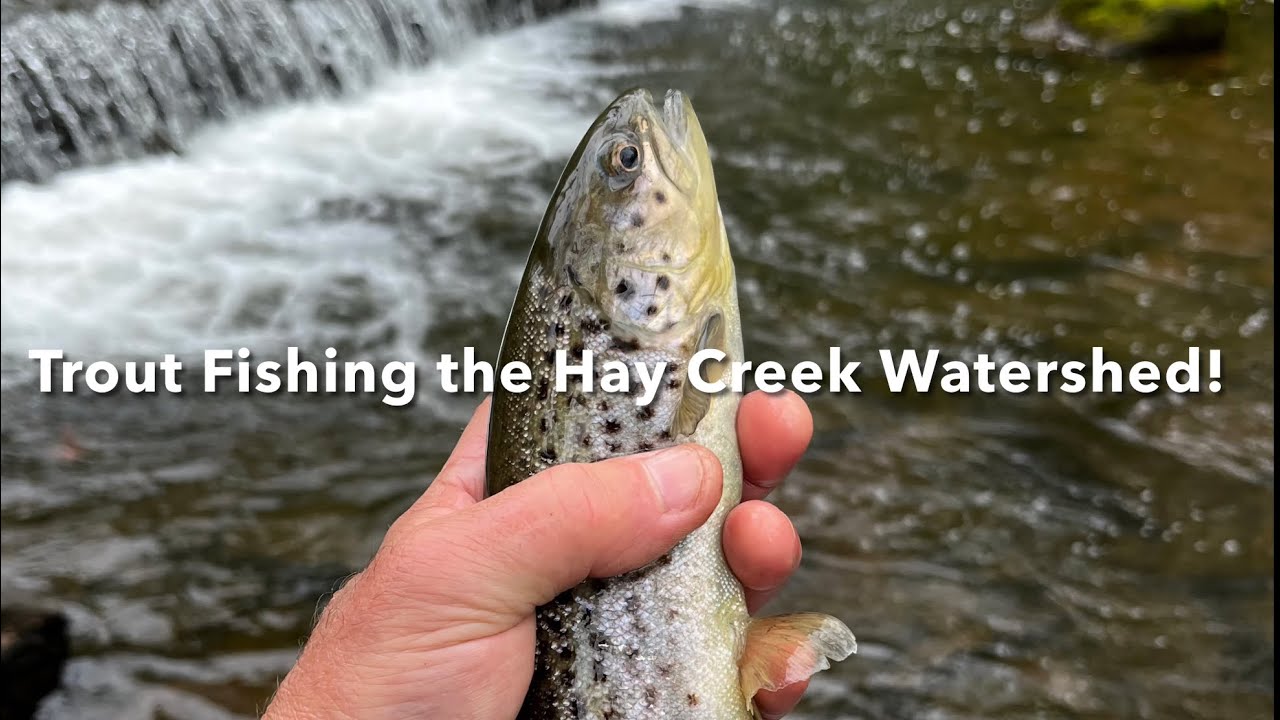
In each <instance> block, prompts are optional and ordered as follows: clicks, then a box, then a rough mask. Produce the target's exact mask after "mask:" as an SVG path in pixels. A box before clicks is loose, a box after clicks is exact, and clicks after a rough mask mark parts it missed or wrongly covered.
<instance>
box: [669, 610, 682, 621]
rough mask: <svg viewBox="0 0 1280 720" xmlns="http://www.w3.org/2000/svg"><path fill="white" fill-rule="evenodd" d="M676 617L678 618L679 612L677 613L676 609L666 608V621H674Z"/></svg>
mask: <svg viewBox="0 0 1280 720" xmlns="http://www.w3.org/2000/svg"><path fill="white" fill-rule="evenodd" d="M677 617H680V611H679V610H677V609H675V608H667V619H668V620H675V619H676V618H677Z"/></svg>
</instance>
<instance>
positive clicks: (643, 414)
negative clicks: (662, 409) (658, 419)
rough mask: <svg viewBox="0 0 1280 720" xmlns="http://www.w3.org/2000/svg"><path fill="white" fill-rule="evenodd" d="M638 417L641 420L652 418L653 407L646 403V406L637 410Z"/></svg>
mask: <svg viewBox="0 0 1280 720" xmlns="http://www.w3.org/2000/svg"><path fill="white" fill-rule="evenodd" d="M636 417H637V418H639V419H641V420H652V419H653V408H652V407H651V406H649V405H645V406H644V407H642V408H640V409H639V410H637V411H636Z"/></svg>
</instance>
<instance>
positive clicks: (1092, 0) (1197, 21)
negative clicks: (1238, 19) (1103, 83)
mask: <svg viewBox="0 0 1280 720" xmlns="http://www.w3.org/2000/svg"><path fill="white" fill-rule="evenodd" d="M1057 20H1058V22H1059V23H1060V24H1061V25H1062V26H1064V27H1062V28H1061V29H1062V31H1063V32H1064V33H1072V32H1074V34H1075V35H1076V37H1075V38H1074V39H1075V40H1076V41H1077V42H1078V43H1079V42H1083V44H1085V45H1087V46H1088V47H1091V48H1093V49H1094V50H1096V51H1098V52H1101V53H1103V54H1106V55H1134V54H1164V53H1187V52H1202V51H1206V50H1216V49H1219V48H1221V47H1222V45H1223V42H1224V41H1225V40H1226V35H1227V7H1226V3H1225V0H1059V2H1058V7H1057Z"/></svg>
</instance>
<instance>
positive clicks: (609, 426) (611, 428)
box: [604, 418, 622, 435]
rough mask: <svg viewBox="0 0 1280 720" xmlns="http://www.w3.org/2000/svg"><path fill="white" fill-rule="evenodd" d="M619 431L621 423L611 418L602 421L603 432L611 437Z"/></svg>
mask: <svg viewBox="0 0 1280 720" xmlns="http://www.w3.org/2000/svg"><path fill="white" fill-rule="evenodd" d="M619 430H622V423H620V422H618V421H617V420H614V419H612V418H610V419H608V420H605V421H604V431H605V432H607V433H609V434H610V435H613V434H615V433H617V432H618V431H619Z"/></svg>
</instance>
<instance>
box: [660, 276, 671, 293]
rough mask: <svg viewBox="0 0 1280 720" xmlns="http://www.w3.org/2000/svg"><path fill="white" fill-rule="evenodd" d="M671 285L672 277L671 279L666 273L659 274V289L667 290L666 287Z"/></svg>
mask: <svg viewBox="0 0 1280 720" xmlns="http://www.w3.org/2000/svg"><path fill="white" fill-rule="evenodd" d="M670 286H671V279H670V278H668V277H667V276H666V275H659V276H658V289H659V290H666V289H667V288H668V287H670Z"/></svg>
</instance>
